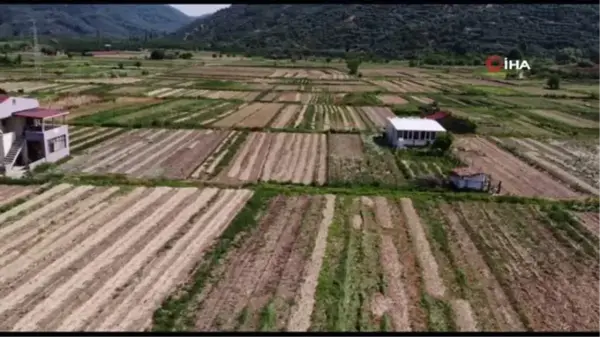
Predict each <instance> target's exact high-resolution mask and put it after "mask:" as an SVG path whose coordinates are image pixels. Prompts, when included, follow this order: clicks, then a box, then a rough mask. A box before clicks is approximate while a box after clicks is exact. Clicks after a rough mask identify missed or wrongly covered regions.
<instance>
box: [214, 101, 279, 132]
mask: <svg viewBox="0 0 600 337" xmlns="http://www.w3.org/2000/svg"><path fill="white" fill-rule="evenodd" d="M283 107H284V104H281V103H250V104H248V105H244V106H243V107H240V108H239V109H237V110H236V111H233V112H231V113H230V114H227V115H223V116H222V119H219V121H217V122H215V123H213V124H212V126H214V127H217V128H230V127H241V128H263V127H265V126H267V125H269V123H270V122H271V120H273V118H275V116H276V115H277V114H278V113H279V111H280V110H281V109H282V108H283Z"/></svg>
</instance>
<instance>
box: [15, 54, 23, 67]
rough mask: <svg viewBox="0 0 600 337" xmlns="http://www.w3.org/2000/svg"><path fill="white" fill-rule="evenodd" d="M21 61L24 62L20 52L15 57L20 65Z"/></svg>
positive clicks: (16, 62)
mask: <svg viewBox="0 0 600 337" xmlns="http://www.w3.org/2000/svg"><path fill="white" fill-rule="evenodd" d="M21 63H23V57H22V56H21V54H19V55H17V57H15V64H17V65H20V64H21Z"/></svg>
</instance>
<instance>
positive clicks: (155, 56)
mask: <svg viewBox="0 0 600 337" xmlns="http://www.w3.org/2000/svg"><path fill="white" fill-rule="evenodd" d="M164 58H165V52H164V50H160V49H155V50H153V51H152V53H150V59H152V60H164Z"/></svg>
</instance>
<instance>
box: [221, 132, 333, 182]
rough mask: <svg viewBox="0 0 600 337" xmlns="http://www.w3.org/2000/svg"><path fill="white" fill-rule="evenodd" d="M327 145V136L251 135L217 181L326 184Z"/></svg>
mask: <svg viewBox="0 0 600 337" xmlns="http://www.w3.org/2000/svg"><path fill="white" fill-rule="evenodd" d="M326 156H327V142H326V135H324V134H305V133H264V132H253V133H250V135H249V136H248V138H247V139H246V141H245V142H244V144H243V145H241V147H240V150H239V151H238V152H237V153H236V155H235V157H233V158H232V160H231V162H230V163H228V164H229V165H228V166H227V167H226V168H225V169H224V170H223V171H222V172H220V174H219V175H218V176H217V177H216V178H215V181H216V182H220V183H231V184H239V183H243V182H256V181H259V180H260V181H276V182H292V183H298V184H305V185H308V184H312V183H317V184H319V185H323V184H324V183H325V174H326V172H327V160H326V159H327V157H326Z"/></svg>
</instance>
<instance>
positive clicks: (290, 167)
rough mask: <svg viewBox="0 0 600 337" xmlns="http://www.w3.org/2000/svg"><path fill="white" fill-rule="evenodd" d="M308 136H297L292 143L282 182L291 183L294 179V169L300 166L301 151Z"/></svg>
mask: <svg viewBox="0 0 600 337" xmlns="http://www.w3.org/2000/svg"><path fill="white" fill-rule="evenodd" d="M307 136H308V135H305V134H299V135H298V137H297V140H296V141H295V142H294V145H293V146H292V151H291V154H290V158H289V161H287V165H286V169H285V173H284V175H283V177H282V181H285V182H288V181H291V180H292V178H293V177H294V171H295V170H296V168H297V167H298V166H299V165H301V164H300V156H301V154H302V150H303V148H304V146H303V145H304V142H305V140H307V139H308V137H307Z"/></svg>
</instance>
